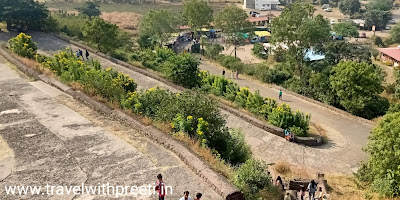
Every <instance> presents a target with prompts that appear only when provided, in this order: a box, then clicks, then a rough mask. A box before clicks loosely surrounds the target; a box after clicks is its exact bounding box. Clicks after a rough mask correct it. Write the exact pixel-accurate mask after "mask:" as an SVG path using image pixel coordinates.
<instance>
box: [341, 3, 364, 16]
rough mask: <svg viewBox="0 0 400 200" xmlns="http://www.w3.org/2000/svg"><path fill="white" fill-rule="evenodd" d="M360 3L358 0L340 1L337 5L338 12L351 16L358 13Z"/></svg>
mask: <svg viewBox="0 0 400 200" xmlns="http://www.w3.org/2000/svg"><path fill="white" fill-rule="evenodd" d="M360 8H361V3H360V1H359V0H342V1H340V3H339V10H340V12H342V13H343V14H345V15H353V14H354V13H356V12H359V11H360Z"/></svg>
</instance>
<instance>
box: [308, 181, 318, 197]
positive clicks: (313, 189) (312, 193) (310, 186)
mask: <svg viewBox="0 0 400 200" xmlns="http://www.w3.org/2000/svg"><path fill="white" fill-rule="evenodd" d="M307 190H308V195H309V196H308V199H309V200H314V197H315V192H316V191H317V184H316V183H315V181H314V180H312V181H311V182H310V183H309V184H308V187H307ZM311 197H312V198H311Z"/></svg>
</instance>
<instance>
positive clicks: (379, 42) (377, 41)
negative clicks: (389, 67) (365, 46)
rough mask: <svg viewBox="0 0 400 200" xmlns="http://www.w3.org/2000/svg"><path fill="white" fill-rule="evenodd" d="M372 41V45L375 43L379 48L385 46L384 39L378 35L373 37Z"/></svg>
mask: <svg viewBox="0 0 400 200" xmlns="http://www.w3.org/2000/svg"><path fill="white" fill-rule="evenodd" d="M371 40H372V43H373V44H374V45H376V46H379V47H383V46H385V44H383V40H382V38H381V37H379V36H377V35H375V36H373V37H372V38H371Z"/></svg>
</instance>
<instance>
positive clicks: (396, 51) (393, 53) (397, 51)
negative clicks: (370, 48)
mask: <svg viewBox="0 0 400 200" xmlns="http://www.w3.org/2000/svg"><path fill="white" fill-rule="evenodd" d="M378 50H379V52H380V53H381V54H380V57H381V60H382V61H383V62H386V63H389V64H390V65H392V66H395V67H396V66H400V47H394V48H379V49H378Z"/></svg>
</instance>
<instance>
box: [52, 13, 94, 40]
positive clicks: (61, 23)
mask: <svg viewBox="0 0 400 200" xmlns="http://www.w3.org/2000/svg"><path fill="white" fill-rule="evenodd" d="M52 17H53V18H54V19H55V20H56V21H57V23H58V27H59V31H61V32H63V33H65V34H66V35H68V36H70V37H77V38H79V39H83V34H82V27H83V25H84V23H85V20H86V19H87V16H85V15H77V16H76V15H70V14H66V13H64V12H62V11H60V12H59V13H57V14H54V15H52Z"/></svg>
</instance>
